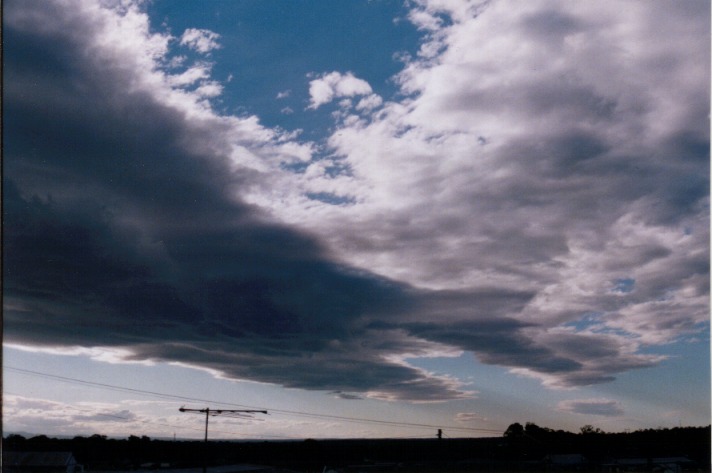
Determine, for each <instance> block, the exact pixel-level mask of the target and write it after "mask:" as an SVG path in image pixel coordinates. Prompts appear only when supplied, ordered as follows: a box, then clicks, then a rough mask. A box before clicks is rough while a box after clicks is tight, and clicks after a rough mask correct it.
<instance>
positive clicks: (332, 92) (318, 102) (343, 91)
mask: <svg viewBox="0 0 712 473" xmlns="http://www.w3.org/2000/svg"><path fill="white" fill-rule="evenodd" d="M371 93H372V89H371V86H370V85H369V84H368V82H366V81H365V80H363V79H359V78H357V77H355V76H354V75H353V74H352V73H350V72H347V73H346V74H341V73H340V72H338V71H333V72H329V73H327V74H322V75H320V76H318V78H317V79H314V80H311V81H310V82H309V97H310V101H309V107H308V108H310V109H317V108H319V107H320V106H322V105H324V104H327V103H329V102H331V101H332V100H333V99H336V98H341V97H354V96H357V95H369V94H371ZM371 102H373V99H371ZM366 103H367V102H364V107H365V106H366Z"/></svg>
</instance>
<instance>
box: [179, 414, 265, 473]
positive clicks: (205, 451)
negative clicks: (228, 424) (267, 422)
mask: <svg viewBox="0 0 712 473" xmlns="http://www.w3.org/2000/svg"><path fill="white" fill-rule="evenodd" d="M178 410H179V411H181V412H197V413H203V412H204V413H205V442H204V444H203V473H206V472H207V469H208V467H207V465H208V419H209V418H210V416H219V415H226V416H228V417H250V416H249V415H245V414H267V411H260V410H254V409H210V408H209V407H206V408H205V409H186V408H185V407H181V408H180V409H178Z"/></svg>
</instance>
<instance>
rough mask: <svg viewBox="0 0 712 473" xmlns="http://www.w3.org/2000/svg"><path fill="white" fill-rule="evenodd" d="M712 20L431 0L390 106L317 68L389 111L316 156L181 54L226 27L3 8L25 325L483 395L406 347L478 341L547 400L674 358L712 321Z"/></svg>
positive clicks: (235, 371)
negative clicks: (670, 348) (170, 27)
mask: <svg viewBox="0 0 712 473" xmlns="http://www.w3.org/2000/svg"><path fill="white" fill-rule="evenodd" d="M707 18H709V5H708V4H707V3H706V2H687V3H685V4H684V5H682V6H681V5H672V4H667V3H646V2H631V3H628V4H626V8H621V7H620V5H619V4H617V3H607V2H604V3H596V4H595V5H594V4H587V3H586V4H584V3H569V2H553V1H552V2H528V3H527V4H526V5H524V4H522V3H516V4H515V6H514V7H513V6H512V5H511V4H509V3H508V2H491V3H489V4H487V6H486V7H483V6H481V5H476V4H474V3H468V2H453V3H452V4H450V3H449V2H425V1H423V2H417V4H416V5H415V6H414V8H413V12H412V15H411V21H414V22H415V23H416V24H418V25H419V26H420V27H421V29H422V30H423V32H424V39H423V44H422V46H421V50H420V54H419V55H418V56H417V57H413V58H409V59H408V60H407V61H406V62H405V64H404V68H403V70H402V72H401V73H400V74H399V75H398V76H397V77H395V78H394V80H396V81H397V84H398V85H399V88H400V91H399V92H400V95H399V96H398V98H397V99H396V98H393V99H391V100H389V101H382V100H381V99H380V97H378V96H374V95H373V94H372V89H371V87H370V85H369V84H368V83H367V82H365V81H363V80H362V79H358V78H357V77H355V76H354V75H353V74H350V73H340V72H338V71H333V72H330V73H325V74H322V75H319V76H318V77H317V78H316V79H314V80H312V82H311V83H310V90H309V92H310V97H311V102H310V105H309V109H310V110H307V111H305V112H304V113H316V109H318V108H319V107H320V106H321V105H324V104H326V103H328V102H330V101H332V100H333V99H336V98H351V97H355V96H364V100H366V99H369V100H370V102H369V103H366V102H364V105H363V106H357V107H356V108H355V109H353V110H351V109H350V108H343V109H342V113H340V114H338V115H336V116H335V117H336V118H335V119H336V120H337V123H336V130H335V131H334V133H333V134H332V135H331V136H329V137H328V140H327V142H326V147H327V149H328V152H327V153H326V155H324V153H320V155H319V156H316V153H315V152H314V150H315V149H317V145H316V144H315V143H308V142H298V141H295V139H294V136H293V135H289V134H286V133H284V132H282V131H280V130H275V129H270V128H267V127H264V126H263V125H261V124H260V122H259V119H258V118H257V117H255V116H242V117H236V116H229V115H221V114H219V113H217V112H216V111H215V110H214V108H213V106H212V105H211V103H210V99H211V98H214V97H216V96H218V95H219V94H220V92H221V88H220V84H218V83H217V82H214V81H211V80H210V68H209V66H207V65H205V64H193V65H185V64H183V65H182V66H181V67H182V69H181V68H180V67H178V68H177V66H176V65H177V64H182V61H179V60H175V59H176V58H177V57H178V56H177V53H176V51H174V50H173V49H172V48H173V46H174V45H175V44H176V43H178V44H180V43H183V44H184V45H185V46H188V47H190V48H193V49H195V50H196V51H199V52H202V53H209V52H210V50H212V49H213V48H215V47H217V43H216V42H215V41H216V40H217V35H216V34H214V33H211V32H206V31H202V30H187V31H186V33H185V34H184V35H183V36H182V38H181V39H180V40H177V39H176V38H173V37H171V36H170V35H168V34H163V33H156V32H151V31H150V29H149V27H148V24H149V23H148V18H147V17H146V15H145V13H144V12H142V11H141V10H140V8H139V7H138V6H135V5H128V6H123V7H116V8H109V7H107V6H105V5H104V4H102V3H100V2H91V1H88V2H84V3H82V4H80V5H78V6H75V7H73V8H68V7H67V6H66V5H65V4H64V2H62V1H59V0H57V1H51V2H33V1H27V2H20V1H10V2H6V5H5V11H4V23H5V32H4V41H5V62H6V73H5V93H4V95H5V97H4V98H5V101H4V107H5V108H4V116H5V123H4V126H5V132H6V133H5V136H6V137H7V138H6V141H5V159H4V167H5V169H4V171H5V182H4V219H5V235H4V246H3V253H4V254H3V257H4V281H5V297H4V304H5V307H4V313H5V335H6V339H7V340H8V341H9V342H12V343H17V344H24V345H31V346H44V347H58V346H68V347H74V346H76V347H112V348H116V349H119V348H120V349H122V350H127V353H129V354H128V355H126V359H129V360H163V361H178V362H181V363H185V364H189V365H194V366H199V367H204V368H208V369H211V370H215V371H218V372H220V373H222V374H223V375H224V376H227V377H231V378H238V379H252V380H257V381H262V382H269V383H276V384H280V385H284V386H288V387H295V388H302V389H317V390H325V391H330V392H338V393H363V394H364V395H366V396H371V397H376V398H380V399H405V400H411V401H441V400H447V399H459V398H464V397H468V396H472V393H470V392H468V391H466V390H464V389H463V386H462V384H461V383H459V382H458V381H456V380H454V379H451V378H447V377H438V376H435V375H433V374H431V373H428V372H425V371H423V370H419V369H416V368H414V367H412V366H410V365H408V364H407V363H406V362H405V361H403V360H405V359H407V358H408V357H418V356H437V355H443V356H452V355H453V354H457V353H460V352H462V351H472V352H473V353H475V354H476V356H477V357H478V358H479V360H480V361H482V362H484V363H490V364H496V365H500V366H504V367H508V368H510V369H511V370H512V371H513V372H515V373H518V374H521V375H525V376H532V377H536V378H537V379H540V380H541V381H542V382H543V383H544V384H545V385H547V386H552V387H571V386H581V385H589V384H593V383H599V382H605V381H609V380H611V379H613V378H614V376H615V374H616V373H620V372H623V371H627V370H631V369H637V368H642V367H648V366H653V365H654V364H655V363H657V362H659V361H660V360H661V359H662V357H661V356H655V355H650V354H646V352H645V349H646V348H647V347H650V346H654V345H658V344H665V343H670V342H673V341H676V340H679V339H681V338H683V337H686V336H690V335H694V334H696V333H699V332H701V331H704V330H707V325H706V324H707V320H708V315H709V304H708V299H709V294H708V288H709V268H708V265H709V251H708V249H709V223H708V220H709V219H708V212H709V208H708V207H709V199H708V195H709V192H708V186H709V182H708V175H709V151H708V150H709V132H708V130H709V123H708V104H709V81H708V71H709V56H710V54H709V44H708V42H706V41H701V40H700V38H705V37H709V24H708V22H707V21H706V19H707ZM661 31H662V32H666V34H664V35H661V33H660V32H661ZM118 38H121V40H117V39H118ZM196 84H201V85H200V86H197V87H195V85H196ZM374 97H376V98H374ZM295 163H299V164H300V165H305V166H306V169H305V170H303V172H302V171H301V170H300V171H299V172H296V171H293V169H295V167H294V166H293V165H294V164H295ZM300 169H302V168H300ZM318 195H322V196H323V195H329V196H332V198H322V199H315V198H314V196H318ZM342 195H347V196H349V199H348V203H349V205H340V204H341V201H340V200H338V199H336V198H335V197H334V196H342ZM315 366H319V369H318V370H315V369H314V367H315ZM348 395H349V396H353V394H348Z"/></svg>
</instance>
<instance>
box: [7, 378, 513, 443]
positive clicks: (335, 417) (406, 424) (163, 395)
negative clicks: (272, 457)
mask: <svg viewBox="0 0 712 473" xmlns="http://www.w3.org/2000/svg"><path fill="white" fill-rule="evenodd" d="M4 369H5V370H8V371H14V372H17V373H22V374H27V375H32V376H39V377H43V378H48V379H54V380H57V381H61V382H66V383H73V384H80V385H84V386H88V387H94V388H99V389H107V390H112V391H119V392H127V393H132V394H138V395H144V396H154V397H158V398H162V399H169V400H179V401H187V402H200V403H208V404H220V405H225V406H234V407H240V408H245V409H256V410H265V408H264V407H256V406H248V405H244V404H236V403H231V402H224V401H216V400H211V399H200V398H193V397H188V396H181V395H178V394H168V393H162V392H157V391H149V390H145V389H136V388H129V387H125V386H117V385H114V384H106V383H98V382H94V381H87V380H83V379H79V378H72V377H67V376H59V375H54V374H50V373H43V372H40V371H34V370H27V369H22V368H15V367H12V366H5V367H4ZM269 411H271V412H275V413H280V414H288V415H294V416H301V417H312V418H317V419H328V420H338V421H342V422H356V423H366V424H377V425H389V426H393V427H403V428H428V429H438V428H446V429H448V430H450V431H453V430H454V431H460V432H483V433H497V434H501V433H502V432H501V430H496V429H481V428H474V427H459V426H449V425H433V424H421V423H414V422H402V421H389V420H380V419H368V418H362V417H350V416H339V415H332V414H318V413H313V412H306V411H293V410H287V409H272V408H270V409H269Z"/></svg>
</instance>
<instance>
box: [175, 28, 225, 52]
mask: <svg viewBox="0 0 712 473" xmlns="http://www.w3.org/2000/svg"><path fill="white" fill-rule="evenodd" d="M218 39H220V35H219V34H217V33H215V32H213V31H210V30H204V29H198V28H188V29H187V30H185V31H184V32H183V34H182V35H181V37H180V44H182V45H184V46H187V47H189V48H190V49H192V50H194V51H197V52H199V53H202V54H208V53H210V51H213V50H214V49H219V48H220V43H218Z"/></svg>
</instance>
